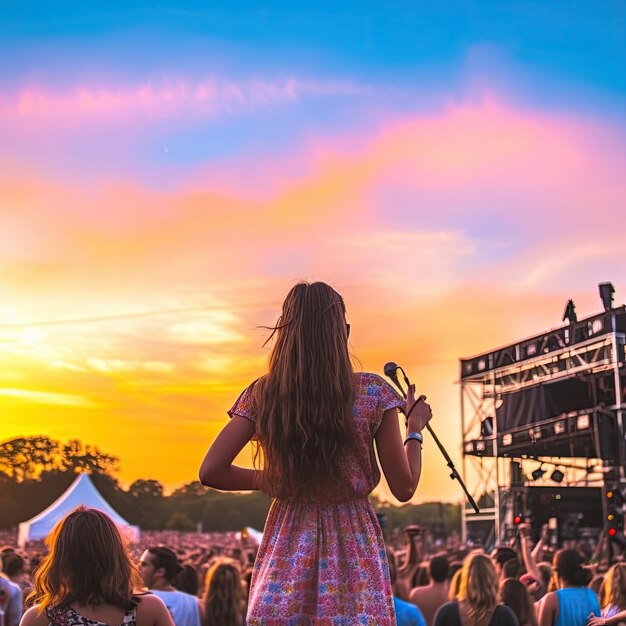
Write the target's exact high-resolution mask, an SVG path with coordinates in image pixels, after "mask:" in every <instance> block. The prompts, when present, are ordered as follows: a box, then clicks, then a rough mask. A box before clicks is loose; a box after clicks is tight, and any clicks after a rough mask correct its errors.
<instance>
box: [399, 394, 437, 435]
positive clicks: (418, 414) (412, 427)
mask: <svg viewBox="0 0 626 626" xmlns="http://www.w3.org/2000/svg"><path fill="white" fill-rule="evenodd" d="M405 415H407V416H408V421H407V432H410V433H415V432H418V433H421V432H422V430H424V428H425V427H426V424H428V422H430V420H431V418H432V416H433V412H432V409H431V408H430V405H429V404H427V403H426V396H420V397H419V398H417V400H416V399H415V385H409V388H408V390H407V395H406V412H405Z"/></svg>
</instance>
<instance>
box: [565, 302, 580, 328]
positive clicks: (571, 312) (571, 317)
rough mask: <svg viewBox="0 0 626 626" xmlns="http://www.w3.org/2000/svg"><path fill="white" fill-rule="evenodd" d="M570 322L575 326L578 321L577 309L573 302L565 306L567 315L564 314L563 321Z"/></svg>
mask: <svg viewBox="0 0 626 626" xmlns="http://www.w3.org/2000/svg"><path fill="white" fill-rule="evenodd" d="M565 320H568V321H569V323H570V324H575V323H576V322H577V321H578V317H577V316H576V307H575V306H574V301H573V300H568V301H567V305H566V306H565V313H563V321H565Z"/></svg>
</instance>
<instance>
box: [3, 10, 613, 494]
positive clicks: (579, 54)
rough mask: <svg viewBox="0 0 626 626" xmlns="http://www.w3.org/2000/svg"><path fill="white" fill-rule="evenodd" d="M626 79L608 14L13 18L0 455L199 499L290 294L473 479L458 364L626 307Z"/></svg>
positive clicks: (428, 453)
mask: <svg viewBox="0 0 626 626" xmlns="http://www.w3.org/2000/svg"><path fill="white" fill-rule="evenodd" d="M129 7H132V8H129ZM625 68H626V4H625V3H624V1H623V0H607V1H605V2H593V3H590V2H583V1H582V0H561V1H560V0H555V1H552V2H535V1H530V0H526V1H519V2H513V1H510V0H493V1H480V0H474V1H471V0H464V1H461V0H458V1H453V0H445V1H442V2H437V3H430V2H415V1H412V2H386V1H384V0H383V1H381V2H366V1H361V2H350V3H337V2H323V1H322V2H320V1H319V0H318V1H316V2H309V1H307V0H304V1H302V2H283V1H281V2H270V1H265V0H263V1H261V0H249V1H245V2H243V1H242V2H239V1H237V0H231V1H230V2H223V3H218V2H214V3H207V2H179V3H167V2H159V1H157V2H145V1H143V0H140V1H138V2H131V3H127V2H120V1H112V0H110V1H107V2H78V1H70V0H65V1H63V2H45V3H41V2H35V1H34V0H22V1H21V2H4V3H1V4H0V441H4V440H6V439H10V438H13V437H16V436H19V435H34V434H45V435H48V436H50V437H53V438H58V439H61V440H67V439H69V438H73V437H78V438H80V439H81V440H83V441H84V442H87V443H94V444H97V445H98V446H99V447H101V448H102V449H103V450H105V451H107V452H109V453H112V454H116V455H118V456H119V457H120V459H121V471H120V473H119V478H120V480H121V482H122V483H123V484H124V485H128V484H129V483H130V482H132V481H133V480H134V479H136V478H156V479H158V480H160V481H161V482H162V483H163V484H164V485H165V486H166V487H167V488H168V489H171V488H174V487H176V486H179V485H181V484H183V483H186V482H189V481H191V480H194V479H195V478H196V476H197V468H198V466H199V463H200V461H201V459H202V456H203V454H204V452H205V450H206V448H207V447H208V445H209V444H210V442H211V440H212V438H213V437H214V436H215V434H216V433H217V432H218V431H219V429H220V428H221V427H222V426H223V424H224V423H225V420H226V419H227V418H226V415H225V412H226V410H227V409H228V408H229V407H230V406H231V404H232V402H233V401H234V400H235V399H236V397H237V395H238V394H239V392H240V390H241V389H242V388H243V387H244V386H245V385H247V384H248V383H249V382H250V381H251V380H253V379H254V378H256V377H258V376H259V375H260V374H262V373H263V371H264V368H265V364H266V360H267V356H268V348H262V344H263V342H264V341H265V338H266V336H267V331H266V330H263V329H262V328H259V327H261V326H264V325H265V326H267V325H271V324H273V323H274V322H275V320H276V318H277V316H278V314H279V310H280V304H281V302H282V299H283V297H284V296H285V294H286V293H287V291H288V290H289V288H290V287H291V286H292V285H293V284H294V283H295V282H296V281H298V280H301V279H305V280H324V281H327V282H329V283H331V284H332V285H333V286H334V287H335V288H336V289H337V290H338V291H339V292H340V293H342V295H343V296H344V297H345V300H346V304H347V307H348V316H349V321H350V322H351V324H352V334H351V350H352V352H353V353H354V355H355V356H356V357H358V359H359V360H360V363H361V364H362V367H363V368H364V369H366V370H370V371H374V372H378V373H382V367H383V364H384V363H385V362H386V361H389V360H394V361H396V362H398V363H400V364H401V365H402V366H403V367H404V369H405V370H406V371H407V373H408V374H409V376H410V377H411V379H412V380H413V381H414V382H416V384H417V387H418V390H419V391H420V392H422V393H426V394H427V395H428V398H429V401H430V402H431V404H432V406H433V411H434V415H435V418H434V421H433V427H435V430H436V431H437V432H438V433H439V435H440V438H441V439H442V441H443V442H444V443H445V445H446V446H447V447H448V449H449V450H450V452H451V453H452V455H453V457H454V458H455V459H456V460H457V461H460V401H459V398H460V389H459V385H458V382H457V381H458V378H459V375H458V371H459V358H460V357H466V356H471V355H473V354H476V353H480V352H483V351H486V350H489V349H491V348H494V347H497V346H499V345H501V344H504V343H508V342H512V341H514V340H517V339H521V338H524V337H526V336H528V335H532V334H535V333H538V332H542V331H543V330H546V329H548V328H550V327H554V326H558V325H559V324H560V323H561V321H560V320H561V316H562V314H563V310H564V308H565V304H566V302H567V300H568V299H569V298H573V299H574V301H575V303H576V307H577V312H578V315H579V317H582V316H584V315H588V314H592V313H596V312H598V311H599V310H601V302H600V299H599V297H598V295H597V284H598V283H599V282H602V281H612V282H613V284H614V285H615V287H616V303H617V304H622V303H623V302H624V301H625V300H626V297H625V295H624V294H625V293H626V263H625V258H624V257H625V252H626V243H625V241H626V69H625ZM424 448H425V449H424V454H425V463H426V465H425V469H424V475H423V480H422V483H421V485H420V487H419V490H418V493H417V495H416V497H415V501H416V502H418V501H428V500H437V499H440V498H443V499H445V500H459V499H460V491H459V490H458V488H457V487H456V486H455V485H454V484H453V483H451V481H450V480H449V478H448V471H447V468H446V467H445V463H444V461H443V459H442V458H441V457H440V455H439V453H438V452H437V451H436V450H435V449H434V445H433V443H432V442H431V441H429V440H428V438H426V442H425V446H424Z"/></svg>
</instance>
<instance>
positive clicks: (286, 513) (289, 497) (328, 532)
mask: <svg viewBox="0 0 626 626" xmlns="http://www.w3.org/2000/svg"><path fill="white" fill-rule="evenodd" d="M345 313H346V309H345V305H344V302H343V299H342V297H341V296H340V295H339V294H338V293H337V292H336V291H335V290H334V289H332V288H331V287H329V286H328V285H326V284H325V283H321V282H317V283H312V284H309V283H299V284H297V285H296V286H295V287H293V289H291V291H290V292H289V294H288V295H287V297H286V299H285V301H284V303H283V308H282V314H281V316H280V318H279V320H278V323H277V324H276V326H275V327H274V329H273V332H272V335H271V336H270V338H272V337H274V338H275V342H274V345H273V349H272V351H271V355H270V359H269V368H268V372H267V374H266V375H265V376H263V377H261V378H260V379H258V380H257V381H255V382H254V383H253V384H252V385H250V386H249V387H247V388H246V389H245V390H244V391H243V392H242V394H241V395H240V396H239V398H238V400H237V401H236V402H235V404H234V406H233V407H232V409H231V410H230V411H229V415H230V417H231V420H230V422H229V423H228V424H227V425H226V426H225V427H224V429H223V430H222V432H221V433H220V434H219V435H218V437H217V438H216V440H215V442H214V443H213V445H212V446H211V448H210V449H209V451H208V452H207V454H206V456H205V458H204V461H203V462H202V466H201V468H200V480H201V482H202V483H203V484H205V485H209V486H212V487H215V488H218V489H225V490H249V489H262V490H263V491H265V492H266V493H267V494H269V495H270V496H272V497H273V498H274V500H273V502H272V506H271V509H270V512H269V514H268V517H267V521H266V523H265V529H264V532H263V539H262V542H261V545H260V547H259V551H258V554H257V558H256V561H255V564H254V570H253V574H252V581H251V589H250V598H249V605H248V615H247V624H248V626H260V625H262V624H263V625H265V624H272V626H282V625H287V624H298V625H299V626H308V625H311V624H326V623H345V624H348V623H357V622H358V623H361V624H376V625H377V626H395V616H394V609H393V596H392V591H391V585H390V582H389V569H388V564H387V560H386V557H385V546H384V542H383V537H382V532H381V530H380V525H379V523H378V520H377V519H376V514H375V512H374V509H373V507H372V505H371V503H370V501H369V499H368V495H369V494H370V492H371V491H372V490H373V489H374V487H375V486H376V485H377V484H378V481H379V479H380V471H379V469H378V466H377V463H376V456H375V454H374V445H373V444H374V442H375V443H376V448H377V451H378V457H379V459H380V463H381V466H382V469H383V472H384V473H385V477H386V478H387V483H388V484H389V487H390V489H391V491H392V493H393V494H394V495H395V496H396V497H397V498H398V499H400V500H402V501H403V502H405V501H407V500H409V499H410V498H411V497H412V496H413V494H414V493H415V489H416V487H417V484H418V482H419V478H420V473H421V447H422V435H421V431H422V429H423V428H424V427H425V426H426V424H427V422H428V421H429V420H430V418H431V415H432V413H431V410H430V407H429V406H428V405H427V404H426V403H425V401H424V400H425V399H424V398H423V397H420V398H419V399H418V400H417V401H416V400H415V398H414V392H415V390H414V388H413V387H412V386H411V388H410V389H409V390H408V394H407V395H408V399H407V401H406V403H405V402H404V401H403V400H402V398H400V396H399V395H398V394H397V393H396V392H395V391H394V390H393V389H392V388H391V386H390V385H389V384H388V383H386V382H385V381H384V380H383V379H382V378H381V377H380V376H377V375H375V374H368V373H364V372H354V371H353V369H352V364H351V362H350V355H349V353H348V334H349V330H350V327H349V325H348V324H347V323H346V317H345ZM268 341H269V340H268ZM399 408H400V409H403V410H404V412H405V413H406V414H407V415H408V426H407V436H406V439H405V440H404V445H403V439H402V437H401V434H400V426H399V423H398V409H399ZM251 439H254V440H255V441H256V442H257V454H256V455H255V459H256V462H255V464H256V469H246V468H242V467H237V466H235V465H233V461H234V459H235V457H236V456H237V454H238V453H239V452H240V451H241V449H242V448H243V447H244V446H245V445H246V444H247V443H248V442H249V441H250V440H251ZM261 457H262V467H260V465H261V463H260V459H261ZM332 620H335V621H334V622H333V621H332Z"/></svg>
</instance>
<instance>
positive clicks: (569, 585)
mask: <svg viewBox="0 0 626 626" xmlns="http://www.w3.org/2000/svg"><path fill="white" fill-rule="evenodd" d="M553 565H554V573H553V582H554V585H555V586H556V591H551V592H549V593H548V594H546V596H545V597H544V598H543V599H542V600H541V604H540V606H539V620H538V621H539V626H586V624H587V620H588V619H589V617H590V616H591V615H595V616H599V615H600V605H599V603H598V596H596V594H595V593H594V592H593V591H592V590H591V589H589V587H587V585H588V583H589V581H590V580H591V572H590V571H589V570H587V569H585V568H584V567H583V558H582V556H581V555H580V554H579V553H578V552H577V551H576V550H558V551H557V552H556V553H555V555H554V563H553Z"/></svg>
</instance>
